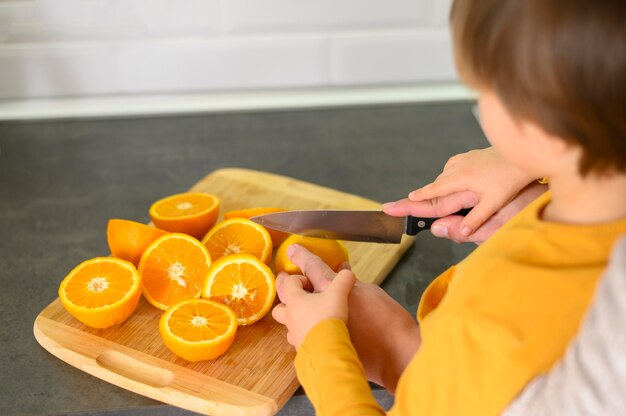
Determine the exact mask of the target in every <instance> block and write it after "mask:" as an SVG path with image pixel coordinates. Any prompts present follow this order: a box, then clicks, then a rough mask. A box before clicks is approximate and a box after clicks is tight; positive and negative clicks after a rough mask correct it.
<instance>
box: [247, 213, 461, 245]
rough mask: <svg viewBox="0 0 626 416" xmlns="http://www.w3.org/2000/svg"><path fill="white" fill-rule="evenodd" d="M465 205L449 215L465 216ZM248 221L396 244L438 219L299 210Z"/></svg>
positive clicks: (305, 232)
mask: <svg viewBox="0 0 626 416" xmlns="http://www.w3.org/2000/svg"><path fill="white" fill-rule="evenodd" d="M470 210H471V208H465V209H462V210H460V211H457V212H455V213H454V214H451V215H467V213H468V212H469V211H470ZM250 219H251V220H252V221H254V222H256V223H257V224H260V225H262V226H264V227H267V228H271V229H273V230H278V231H284V232H287V233H291V234H301V235H305V236H310V237H318V238H330V239H334V240H347V241H365V242H371V243H399V242H400V241H401V240H402V235H404V234H407V235H416V234H417V233H419V232H420V231H422V230H428V229H430V227H431V226H432V225H433V223H434V222H435V221H436V220H438V219H439V218H426V217H413V216H410V215H409V216H406V217H394V216H391V215H387V214H385V213H384V212H383V211H359V210H338V209H337V210H320V209H314V210H301V211H284V212H276V213H271V214H264V215H258V216H256V217H252V218H250Z"/></svg>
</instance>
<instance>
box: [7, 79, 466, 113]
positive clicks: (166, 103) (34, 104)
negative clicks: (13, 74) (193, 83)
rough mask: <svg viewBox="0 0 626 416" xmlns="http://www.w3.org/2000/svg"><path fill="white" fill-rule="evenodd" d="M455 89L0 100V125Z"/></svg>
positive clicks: (403, 99)
mask: <svg viewBox="0 0 626 416" xmlns="http://www.w3.org/2000/svg"><path fill="white" fill-rule="evenodd" d="M473 99H475V94H474V93H473V92H471V91H469V90H468V89H466V88H465V87H463V86H462V85H460V84H458V83H447V84H428V85H394V86H378V87H371V86H369V87H350V88H346V87H342V88H339V87H337V88H309V89H299V90H271V91H269V90H267V91H238V92H235V91H233V92H214V93H199V94H171V95H127V96H124V95H119V96H100V97H85V98H81V97H67V98H49V99H44V98H41V99H24V100H0V121H9V120H38V119H60V118H86V117H90V118H92V117H132V116H150V115H162V114H193V113H216V112H233V111H255V110H281V109H287V110H288V109H305V108H324V107H341V106H359V105H379V104H405V103H419V102H429V101H433V102H440V101H457V100H473Z"/></svg>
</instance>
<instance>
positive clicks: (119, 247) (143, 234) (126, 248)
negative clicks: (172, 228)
mask: <svg viewBox="0 0 626 416" xmlns="http://www.w3.org/2000/svg"><path fill="white" fill-rule="evenodd" d="M165 234H167V231H163V230H159V229H158V228H155V227H152V226H150V225H146V224H142V223H140V222H135V221H129V220H121V219H110V220H109V222H108V224H107V242H108V243H109V249H110V250H111V254H112V255H113V256H115V257H117V258H120V259H123V260H128V261H129V262H131V263H133V264H134V265H135V266H137V265H138V264H139V260H140V259H141V255H142V254H143V252H144V251H145V250H146V248H148V246H149V245H150V244H151V243H152V242H153V241H154V240H156V239H157V238H159V237H161V236H162V235H165Z"/></svg>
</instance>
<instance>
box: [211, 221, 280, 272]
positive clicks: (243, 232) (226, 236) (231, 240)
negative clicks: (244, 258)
mask: <svg viewBox="0 0 626 416" xmlns="http://www.w3.org/2000/svg"><path fill="white" fill-rule="evenodd" d="M202 243H203V244H204V245H205V246H206V248H207V249H208V250H209V253H211V258H212V259H213V260H217V259H219V258H220V257H222V256H228V255H230V254H251V255H253V256H255V257H257V258H258V259H260V260H261V261H262V262H263V263H266V264H267V263H269V261H270V260H271V259H272V249H273V247H274V246H273V245H272V237H270V234H269V233H268V232H267V230H266V229H265V228H264V227H263V226H261V225H259V224H257V223H256V222H253V221H250V220H249V219H246V218H230V219H228V220H224V221H222V222H220V223H218V224H217V225H216V226H215V227H213V228H212V229H211V231H209V232H208V233H207V235H206V236H205V237H204V238H203V239H202Z"/></svg>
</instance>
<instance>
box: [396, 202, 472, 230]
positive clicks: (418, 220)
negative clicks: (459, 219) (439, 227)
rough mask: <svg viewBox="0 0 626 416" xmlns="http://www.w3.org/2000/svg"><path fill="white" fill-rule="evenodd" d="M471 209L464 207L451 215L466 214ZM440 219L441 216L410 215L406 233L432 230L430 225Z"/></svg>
mask: <svg viewBox="0 0 626 416" xmlns="http://www.w3.org/2000/svg"><path fill="white" fill-rule="evenodd" d="M471 210H472V209H471V208H463V209H461V210H459V211H457V212H455V213H454V214H450V215H462V216H466V215H467V214H468V213H469V212H470V211H471ZM438 219H439V217H435V218H423V217H413V216H411V215H409V216H408V217H406V233H407V234H408V235H416V234H417V233H419V232H420V231H423V230H430V227H431V226H432V225H433V223H434V222H435V221H437V220H438Z"/></svg>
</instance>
